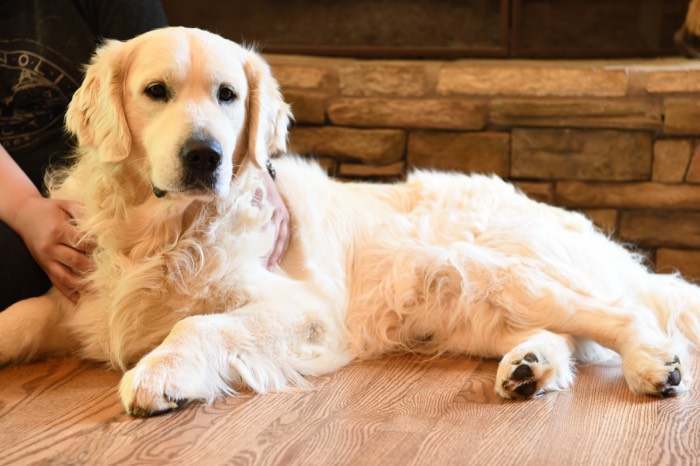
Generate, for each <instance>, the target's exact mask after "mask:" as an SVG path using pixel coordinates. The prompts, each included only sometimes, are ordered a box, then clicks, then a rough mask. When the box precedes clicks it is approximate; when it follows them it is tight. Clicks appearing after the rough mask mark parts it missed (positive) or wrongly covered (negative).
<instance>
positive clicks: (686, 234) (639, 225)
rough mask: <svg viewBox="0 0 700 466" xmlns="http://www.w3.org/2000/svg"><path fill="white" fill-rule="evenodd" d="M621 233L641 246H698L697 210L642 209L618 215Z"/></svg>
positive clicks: (698, 216) (622, 236)
mask: <svg viewBox="0 0 700 466" xmlns="http://www.w3.org/2000/svg"><path fill="white" fill-rule="evenodd" d="M619 235H620V237H621V238H622V239H623V240H625V241H630V242H632V243H634V244H639V245H641V246H652V247H653V246H664V247H672V248H675V247H680V248H700V212H698V211H678V210H676V211H671V210H645V211H627V212H622V213H621V215H620V229H619Z"/></svg>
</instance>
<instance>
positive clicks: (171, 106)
mask: <svg viewBox="0 0 700 466" xmlns="http://www.w3.org/2000/svg"><path fill="white" fill-rule="evenodd" d="M289 118H290V109H289V107H288V105H286V104H285V103H284V101H283V100H282V96H281V94H280V92H279V89H278V85H277V83H276V81H275V80H274V78H273V77H272V75H271V72H270V68H269V67H268V65H267V64H266V63H265V62H264V61H263V59H262V58H261V57H260V56H259V55H258V54H256V53H255V52H254V51H251V50H248V49H246V48H243V47H241V46H239V45H237V44H235V43H233V42H230V41H228V40H226V39H224V38H222V37H220V36H217V35H214V34H211V33H208V32H205V31H202V30H196V29H185V28H166V29H161V30H156V31H152V32H149V33H146V34H144V35H142V36H139V37H137V38H135V39H132V40H130V41H128V42H118V41H108V42H106V43H105V44H104V45H103V46H102V47H101V48H100V49H99V50H98V51H97V53H96V55H95V56H94V58H93V60H92V62H91V64H90V65H89V66H88V68H87V72H86V77H85V81H84V83H83V84H82V87H81V88H80V89H79V90H78V92H77V93H76V94H75V96H74V97H73V100H72V102H71V104H70V107H69V110H68V114H67V118H66V121H67V127H68V130H69V131H70V132H71V133H72V134H73V135H75V136H76V138H77V141H78V148H77V154H76V161H75V164H73V165H72V166H71V167H70V168H68V169H63V170H58V171H54V172H53V173H52V174H51V175H50V177H49V182H50V183H49V186H50V194H51V196H54V197H56V198H62V199H68V200H72V201H78V202H80V203H82V204H83V206H84V215H83V216H82V217H81V218H79V219H77V220H76V221H77V226H78V228H79V230H80V231H81V232H82V234H83V235H84V236H85V237H86V238H90V239H91V240H92V241H94V242H95V244H96V249H95V252H94V261H95V270H94V272H91V274H90V275H89V276H88V277H86V280H88V282H89V285H90V291H89V292H88V293H85V294H84V295H83V296H81V299H80V301H79V303H78V304H73V303H72V302H71V301H69V300H68V299H66V298H64V297H63V296H62V295H61V294H60V293H59V292H57V291H56V290H55V289H52V290H50V291H49V292H48V293H47V294H46V295H44V296H41V297H37V298H32V299H29V300H26V301H22V302H19V303H17V304H15V305H13V306H11V307H10V308H8V309H7V310H5V311H4V312H2V313H0V364H11V363H17V362H20V361H27V360H31V359H35V358H38V357H46V356H51V355H56V354H66V353H76V354H78V355H79V356H80V357H83V358H86V359H90V360H96V361H104V362H106V363H108V364H109V365H110V366H112V367H114V368H117V369H120V370H125V371H126V372H125V374H124V376H123V379H122V381H121V385H120V389H119V394H120V396H121V399H122V401H123V404H124V406H125V408H126V410H127V411H128V412H129V413H132V414H134V415H149V414H154V413H159V412H162V411H166V410H170V409H173V408H176V407H177V406H178V404H179V403H180V402H182V401H184V400H212V399H215V398H216V397H219V396H222V395H225V394H233V393H236V392H237V391H239V390H242V389H245V388H249V389H252V390H254V391H256V392H260V393H263V392H268V391H275V390H283V389H285V387H288V386H304V385H308V382H307V381H306V380H307V379H306V377H307V376H317V375H320V374H324V373H328V372H330V371H335V370H337V369H340V368H341V367H343V366H345V365H346V364H348V363H349V362H350V361H351V360H353V359H356V358H370V357H375V356H379V355H384V354H393V353H397V352H416V353H422V354H432V355H439V354H452V355H454V354H460V355H471V356H477V357H487V358H500V360H501V362H500V365H499V368H498V372H497V379H496V384H495V390H496V392H497V393H498V394H499V395H500V396H502V397H504V398H534V397H537V396H539V395H541V394H543V393H545V392H549V391H555V390H566V389H567V388H568V387H570V386H571V384H572V383H573V381H574V367H575V366H574V361H576V360H579V361H583V362H586V363H604V362H621V365H622V372H623V374H624V377H625V379H626V381H627V384H628V385H629V388H630V389H631V390H632V391H633V392H636V393H641V394H649V395H659V396H672V395H674V394H676V393H678V392H682V391H684V390H687V389H688V388H689V386H690V383H691V378H690V374H689V373H688V370H687V367H688V359H687V358H688V351H687V350H688V346H689V344H693V345H697V344H698V343H700V289H699V288H698V287H696V286H694V285H692V284H689V283H687V282H686V281H684V280H683V279H681V278H680V277H679V276H675V275H657V274H654V273H651V272H650V271H648V270H647V269H646V268H645V267H644V266H643V265H642V264H641V260H640V258H639V257H637V256H636V255H634V254H631V253H630V252H628V251H627V250H625V249H624V248H623V247H622V246H621V245H619V244H617V243H615V242H613V241H611V240H610V239H609V238H608V237H606V236H605V235H603V234H601V233H600V232H599V231H597V230H596V228H595V227H594V226H593V225H592V224H591V222H590V221H589V220H587V219H586V218H585V217H584V216H582V215H580V214H578V213H572V212H568V211H565V210H563V209H559V208H555V207H551V206H548V205H545V204H541V203H538V202H535V201H533V200H531V199H528V198H527V197H526V196H525V195H523V194H521V193H519V192H518V191H517V190H516V189H515V188H514V187H513V186H512V185H510V184H508V183H506V182H504V181H502V180H501V179H499V178H497V177H493V176H482V175H472V176H468V175H464V174H456V173H438V172H430V171H418V172H415V173H412V174H411V175H410V176H409V177H408V179H407V180H406V182H403V183H396V184H368V183H351V182H345V183H343V182H338V181H335V180H332V179H329V177H328V176H327V175H326V174H325V173H324V172H323V170H321V169H320V168H319V167H318V166H317V165H316V164H314V163H312V162H309V161H304V160H302V159H300V158H298V157H295V156H294V155H285V154H284V153H285V151H286V138H287V126H288V123H289ZM272 156H277V158H276V160H275V165H276V168H277V174H278V176H277V180H276V183H277V187H278V189H279V191H280V193H281V195H282V196H283V198H284V199H285V202H286V203H287V205H288V208H289V210H290V217H291V223H290V229H291V240H290V241H291V242H290V246H289V250H288V252H287V254H286V255H285V257H284V259H283V261H282V262H281V264H280V265H279V266H277V267H276V268H274V269H273V270H268V269H267V268H266V267H265V257H266V255H267V254H268V252H269V251H270V249H271V248H272V245H273V243H274V236H275V235H274V231H272V229H271V228H269V227H268V226H269V221H270V218H271V214H272V207H271V206H270V205H269V204H268V203H267V202H266V195H265V186H264V184H263V181H262V177H261V174H262V173H263V170H264V168H265V165H266V163H267V161H268V159H269V158H270V157H272ZM427 363H429V361H428V362H427Z"/></svg>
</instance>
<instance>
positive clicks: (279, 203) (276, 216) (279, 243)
mask: <svg viewBox="0 0 700 466" xmlns="http://www.w3.org/2000/svg"><path fill="white" fill-rule="evenodd" d="M263 181H264V182H265V189H266V190H267V200H268V202H269V203H270V204H272V207H273V208H274V211H273V213H272V226H273V227H274V228H275V231H276V232H277V239H276V241H275V245H274V247H273V248H272V251H271V252H270V254H269V255H268V256H267V268H268V269H272V268H273V267H274V266H276V265H277V264H279V263H280V261H281V260H282V258H283V257H284V253H285V252H287V247H288V246H289V211H288V210H287V206H286V205H285V203H284V200H283V199H282V196H280V193H279V191H278V190H277V186H275V181H274V180H273V179H272V176H270V174H269V173H268V172H267V171H265V172H264V174H263Z"/></svg>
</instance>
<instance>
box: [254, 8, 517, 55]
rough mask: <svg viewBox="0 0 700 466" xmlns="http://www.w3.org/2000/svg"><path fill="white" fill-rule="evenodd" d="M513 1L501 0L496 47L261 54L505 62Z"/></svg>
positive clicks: (269, 49)
mask: <svg viewBox="0 0 700 466" xmlns="http://www.w3.org/2000/svg"><path fill="white" fill-rule="evenodd" d="M513 1H514V0H500V2H501V6H500V20H501V33H500V36H501V37H500V39H501V43H500V45H498V46H493V47H488V46H474V47H461V48H448V47H391V46H389V47H381V46H380V47H375V46H338V45H328V46H325V45H321V46H318V45H282V44H271V45H263V47H262V52H263V53H279V54H298V55H324V56H336V57H360V58H464V57H479V58H484V57H493V58H505V57H508V56H510V53H511V32H510V24H511V15H510V10H511V2H513Z"/></svg>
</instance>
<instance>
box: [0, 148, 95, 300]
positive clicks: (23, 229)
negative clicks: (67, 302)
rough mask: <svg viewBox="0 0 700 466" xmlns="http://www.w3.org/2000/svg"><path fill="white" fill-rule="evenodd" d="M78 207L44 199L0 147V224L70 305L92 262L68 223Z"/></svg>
mask: <svg viewBox="0 0 700 466" xmlns="http://www.w3.org/2000/svg"><path fill="white" fill-rule="evenodd" d="M78 210H79V208H78V205H77V204H75V203H72V202H68V201H62V200H56V199H47V198H45V197H43V196H42V195H41V193H40V192H39V191H38V190H37V189H36V187H35V186H34V184H33V183H32V182H31V181H30V179H29V177H27V175H26V174H25V173H24V172H23V171H22V169H21V168H20V167H19V166H18V165H17V163H15V161H14V160H13V159H12V157H11V156H10V154H8V153H7V151H6V150H5V148H4V147H2V146H1V145H0V220H2V221H3V222H5V223H6V224H7V225H8V226H9V227H10V228H12V229H13V230H14V231H15V232H16V233H17V234H18V235H19V236H20V237H21V238H22V241H24V243H25V244H26V245H27V248H28V249H29V252H30V253H31V255H32V257H34V260H36V262H37V264H39V266H40V267H41V268H42V269H43V270H44V272H46V275H48V277H49V279H50V280H51V283H53V284H54V286H55V287H56V288H58V289H59V290H60V291H61V293H63V294H64V295H65V296H66V297H68V298H69V299H71V300H72V301H76V300H77V299H78V293H79V291H80V290H81V287H82V284H83V283H82V281H81V279H80V276H81V274H82V273H83V272H85V271H87V270H89V268H90V267H91V266H92V261H91V260H90V258H89V257H87V256H86V253H87V252H89V246H87V245H79V244H78V243H79V238H78V234H77V232H76V230H75V228H74V227H73V225H71V223H70V219H71V218H73V217H74V216H75V215H76V214H77V213H78Z"/></svg>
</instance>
